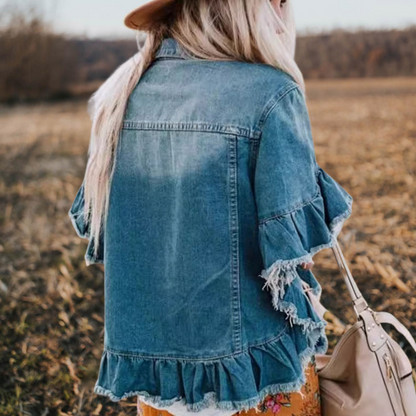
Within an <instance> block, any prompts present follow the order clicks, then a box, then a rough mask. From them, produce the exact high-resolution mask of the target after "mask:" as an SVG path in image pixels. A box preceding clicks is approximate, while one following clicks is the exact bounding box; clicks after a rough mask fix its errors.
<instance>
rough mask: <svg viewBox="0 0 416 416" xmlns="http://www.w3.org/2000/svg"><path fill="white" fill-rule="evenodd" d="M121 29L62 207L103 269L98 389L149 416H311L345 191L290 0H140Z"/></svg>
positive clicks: (348, 202) (347, 210)
mask: <svg viewBox="0 0 416 416" xmlns="http://www.w3.org/2000/svg"><path fill="white" fill-rule="evenodd" d="M125 23H126V25H127V26H128V27H130V28H134V29H137V30H143V31H146V32H147V37H146V42H145V44H144V47H143V49H142V50H141V51H140V52H139V53H138V54H137V55H136V56H134V57H133V58H132V59H130V60H129V61H128V62H126V63H125V64H123V65H122V66H121V67H120V68H119V69H118V70H117V71H116V72H115V73H114V74H113V75H112V76H111V77H110V78H109V79H108V80H107V81H106V82H105V83H104V85H103V86H102V87H101V88H100V89H99V90H98V91H97V93H96V94H94V96H93V98H92V100H91V107H90V109H91V115H92V120H93V128H92V136H91V142H90V147H89V151H88V153H89V160H88V164H87V169H86V173H85V178H84V181H83V183H82V185H81V187H80V189H79V191H78V193H77V195H76V197H75V201H74V202H73V205H72V207H71V209H70V211H69V215H70V217H71V219H72V221H73V224H74V226H75V228H76V230H77V232H78V234H79V235H80V236H81V237H84V238H87V239H88V240H89V244H88V248H87V252H86V254H85V259H86V261H87V264H92V263H104V265H105V332H104V352H103V355H102V359H101V364H100V372H99V376H98V380H97V383H96V385H95V389H94V391H95V392H96V393H97V394H100V395H104V396H107V397H109V398H110V399H111V400H112V401H119V400H122V399H124V398H127V397H132V396H137V398H138V411H139V412H140V413H144V414H147V415H150V414H159V413H160V414H162V415H169V414H174V415H185V414H188V415H189V414H190V413H195V412H197V411H198V412H200V414H203V415H204V416H206V415H207V414H212V415H224V416H225V415H232V414H236V413H241V414H246V413H250V414H251V413H252V414H254V413H257V412H264V413H267V414H272V413H273V414H277V413H279V416H281V415H291V416H292V415H296V416H298V415H318V414H319V413H320V410H319V388H318V381H317V375H316V372H315V367H314V357H315V355H316V354H317V353H324V352H326V350H327V339H326V337H325V324H326V322H325V321H324V319H323V317H322V307H321V305H320V303H319V298H320V294H321V287H320V285H319V283H318V282H317V280H316V279H315V277H314V275H313V274H312V272H311V267H312V264H313V261H312V257H313V255H314V254H315V253H317V252H318V251H320V250H322V249H324V248H328V247H332V246H333V244H334V242H335V241H336V237H337V235H338V233H339V232H340V229H341V227H342V225H343V223H344V221H345V220H346V219H347V218H348V217H349V216H350V214H351V206H352V198H351V196H350V195H349V194H348V193H347V192H346V191H345V190H344V189H343V188H342V187H340V186H339V185H338V184H337V183H336V182H335V181H334V180H333V179H332V178H331V177H330V176H329V175H328V174H327V173H326V172H325V171H323V170H322V169H321V168H320V167H319V165H318V164H317V161H316V158H315V153H314V146H313V140H312V136H311V130H310V122H309V117H308V111H307V108H306V103H305V95H304V83H303V79H302V74H301V72H300V71H299V68H298V67H297V65H296V63H295V61H294V50H295V32H294V29H293V18H292V14H291V8H290V2H284V1H280V0H273V1H272V2H270V1H269V0H153V1H151V2H148V3H146V4H145V5H144V6H142V7H140V8H139V9H136V10H135V11H133V12H132V13H130V14H129V15H128V16H127V17H126V20H125ZM265 289H267V290H265Z"/></svg>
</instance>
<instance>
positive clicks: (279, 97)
mask: <svg viewBox="0 0 416 416" xmlns="http://www.w3.org/2000/svg"><path fill="white" fill-rule="evenodd" d="M298 88H299V87H298V85H297V84H295V85H293V84H288V85H287V86H285V87H283V88H281V89H280V90H279V92H278V93H277V96H275V97H273V98H272V99H271V100H270V101H269V102H268V103H267V104H266V108H265V109H264V110H263V113H262V115H261V117H260V120H259V122H258V128H259V130H260V132H261V133H262V132H263V127H264V125H265V124H266V121H267V119H268V117H269V115H270V113H271V112H272V111H273V109H274V108H276V106H277V104H278V103H279V102H280V101H282V99H283V98H284V97H286V95H288V94H289V93H290V92H292V91H293V90H294V89H298Z"/></svg>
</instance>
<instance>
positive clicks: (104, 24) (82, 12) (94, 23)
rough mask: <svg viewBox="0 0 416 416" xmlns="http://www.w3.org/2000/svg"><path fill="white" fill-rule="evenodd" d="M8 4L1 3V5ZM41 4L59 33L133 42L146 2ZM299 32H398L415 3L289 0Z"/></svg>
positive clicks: (415, 15)
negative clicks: (135, 21)
mask: <svg viewBox="0 0 416 416" xmlns="http://www.w3.org/2000/svg"><path fill="white" fill-rule="evenodd" d="M6 1H10V0H0V4H1V3H4V2H6ZM23 1H24V2H25V3H26V2H30V1H41V2H43V4H44V7H45V8H46V9H47V10H49V15H50V16H51V17H53V20H54V22H55V28H56V29H58V30H59V31H60V32H69V33H71V34H74V35H81V36H89V37H119V38H129V37H132V38H134V32H133V31H132V30H130V29H127V28H125V27H124V25H123V18H124V16H125V15H126V14H127V13H128V12H130V11H131V10H133V9H134V8H136V7H138V6H140V5H141V4H143V3H145V0H23ZM292 1H293V5H294V9H295V18H296V25H297V28H298V31H299V32H304V33H305V32H308V31H317V30H330V29H333V28H348V29H357V28H400V27H404V26H408V25H411V24H416V1H415V0H292Z"/></svg>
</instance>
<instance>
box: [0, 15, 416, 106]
mask: <svg viewBox="0 0 416 416" xmlns="http://www.w3.org/2000/svg"><path fill="white" fill-rule="evenodd" d="M136 51H137V45H136V42H135V41H131V40H100V39H74V38H70V37H68V36H65V35H64V34H58V33H55V32H54V31H53V30H52V29H51V28H50V27H49V26H48V25H47V24H46V23H45V21H44V20H43V19H42V17H41V16H39V15H36V14H35V15H30V13H29V14H28V13H25V14H24V15H23V14H13V15H11V16H9V17H8V19H3V20H1V19H0V101H1V102H16V101H30V100H39V99H53V98H65V97H71V96H74V95H77V94H79V91H84V92H85V93H87V94H89V93H91V92H93V90H94V89H96V86H97V85H98V84H99V83H100V82H102V81H103V80H105V79H106V78H107V77H108V76H109V75H110V74H111V73H112V72H113V71H114V70H115V69H116V68H117V67H118V66H119V65H120V64H121V63H123V62H124V61H125V60H127V59H128V58H129V57H131V56H132V55H133V54H134V53H135V52H136ZM296 61H297V62H298V64H299V67H300V69H301V70H302V72H303V74H304V76H305V78H306V79H311V78H315V79H316V78H320V79H323V78H351V77H393V76H416V26H411V27H408V28H405V29H401V30H361V31H355V32H352V31H347V30H334V31H331V32H327V33H317V34H313V35H307V36H300V37H298V41H297V49H296ZM80 86H84V87H85V88H79V87H80Z"/></svg>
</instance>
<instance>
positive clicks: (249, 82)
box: [204, 61, 299, 124]
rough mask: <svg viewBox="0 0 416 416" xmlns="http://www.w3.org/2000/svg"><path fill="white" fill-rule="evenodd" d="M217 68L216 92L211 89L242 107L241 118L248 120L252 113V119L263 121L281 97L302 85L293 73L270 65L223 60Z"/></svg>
mask: <svg viewBox="0 0 416 416" xmlns="http://www.w3.org/2000/svg"><path fill="white" fill-rule="evenodd" d="M217 68H218V79H217V81H218V82H217V83H214V84H211V85H214V88H213V89H215V90H216V91H215V93H214V92H213V91H212V89H211V92H212V93H213V94H215V95H217V96H221V97H224V101H225V102H227V103H228V104H232V106H233V107H234V108H239V109H240V114H241V116H242V117H245V118H246V119H248V118H251V117H249V116H248V115H249V114H251V115H252V116H253V115H255V119H253V120H252V121H253V122H255V120H256V121H257V122H258V123H261V120H262V119H263V117H264V116H265V114H266V113H267V112H268V111H269V110H270V109H271V108H272V107H273V106H274V104H275V103H276V102H277V101H279V100H280V98H281V97H283V96H284V95H285V94H286V93H287V92H289V91H291V90H293V89H295V88H298V87H299V85H298V83H297V82H296V81H295V80H294V78H293V77H292V76H291V75H289V74H288V73H286V72H285V71H283V70H282V69H279V68H276V67H273V66H271V65H267V64H261V63H249V62H240V61H229V62H222V63H221V64H219V65H218V66H217ZM211 79H212V74H211ZM204 85H206V83H205V82H204ZM211 88H212V87H211ZM247 117H248V118H247ZM255 124H257V123H256V122H255Z"/></svg>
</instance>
